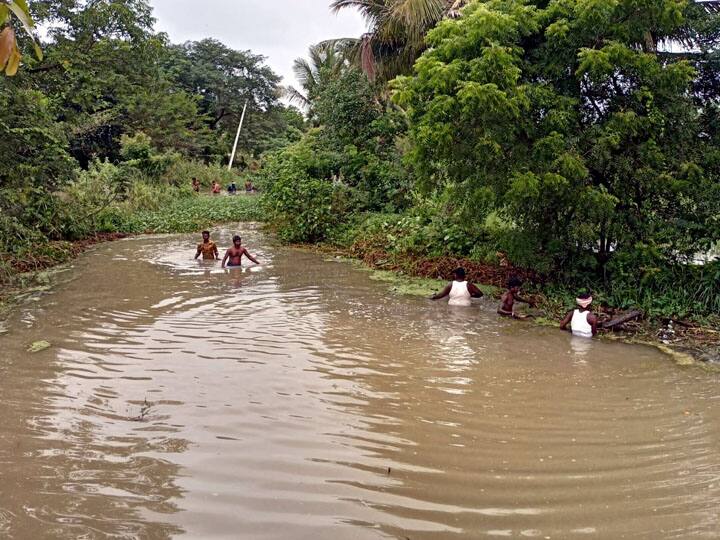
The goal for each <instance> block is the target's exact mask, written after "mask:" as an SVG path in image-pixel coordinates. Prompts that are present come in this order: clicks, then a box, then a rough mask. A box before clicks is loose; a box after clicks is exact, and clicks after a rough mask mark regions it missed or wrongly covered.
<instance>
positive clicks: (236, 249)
mask: <svg viewBox="0 0 720 540" xmlns="http://www.w3.org/2000/svg"><path fill="white" fill-rule="evenodd" d="M243 255H245V256H246V257H247V258H248V259H250V260H251V261H252V262H254V263H255V264H260V263H259V262H258V261H257V259H256V258H255V257H253V256H252V255H250V252H249V251H248V250H247V249H245V248H244V247H243V245H242V238H240V237H239V236H237V235H236V236H234V237H233V247H231V248H230V249H228V250H227V251H226V252H225V257H223V260H222V267H223V268H225V263H226V262H227V261H228V259H230V262H227V266H241V264H242V256H243Z"/></svg>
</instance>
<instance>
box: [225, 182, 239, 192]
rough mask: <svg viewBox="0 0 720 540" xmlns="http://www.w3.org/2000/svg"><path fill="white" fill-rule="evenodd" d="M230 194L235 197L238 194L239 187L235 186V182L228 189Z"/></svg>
mask: <svg viewBox="0 0 720 540" xmlns="http://www.w3.org/2000/svg"><path fill="white" fill-rule="evenodd" d="M227 190H228V194H230V195H235V194H236V193H237V185H235V182H230V185H229V186H228V188H227Z"/></svg>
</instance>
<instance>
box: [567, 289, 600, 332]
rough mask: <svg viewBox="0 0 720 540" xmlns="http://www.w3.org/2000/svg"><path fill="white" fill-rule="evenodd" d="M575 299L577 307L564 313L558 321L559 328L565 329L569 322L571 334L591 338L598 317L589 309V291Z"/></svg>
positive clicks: (591, 298) (590, 297) (590, 300)
mask: <svg viewBox="0 0 720 540" xmlns="http://www.w3.org/2000/svg"><path fill="white" fill-rule="evenodd" d="M575 301H576V302H577V305H578V309H574V310H573V311H570V312H568V314H567V315H565V318H564V319H563V320H562V322H561V323H560V330H565V329H566V328H567V325H568V324H569V325H570V331H571V332H572V333H573V336H581V337H589V338H591V337H593V336H595V335H597V323H598V318H597V315H595V314H594V313H593V312H592V311H590V309H589V308H590V304H592V301H593V297H592V296H591V295H590V294H589V293H584V294H581V295H580V296H578V297H577V298H576V299H575Z"/></svg>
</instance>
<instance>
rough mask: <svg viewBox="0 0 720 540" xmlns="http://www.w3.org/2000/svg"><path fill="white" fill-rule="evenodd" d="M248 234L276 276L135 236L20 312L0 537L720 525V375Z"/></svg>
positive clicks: (12, 345) (548, 533) (477, 534)
mask: <svg viewBox="0 0 720 540" xmlns="http://www.w3.org/2000/svg"><path fill="white" fill-rule="evenodd" d="M245 229H246V230H244V231H243V233H244V234H243V236H244V237H245V243H246V244H247V245H248V248H249V249H250V251H251V252H252V253H257V254H258V257H259V258H260V260H261V262H263V265H262V266H261V267H257V268H252V269H245V270H232V271H228V272H223V271H221V270H220V269H219V267H218V266H217V265H216V266H208V265H205V264H203V263H201V262H200V263H198V262H196V261H193V260H192V255H193V250H194V244H195V242H196V241H197V240H196V238H195V237H194V236H193V237H190V236H172V237H146V238H135V239H130V240H126V241H122V242H117V243H113V244H106V245H103V246H99V247H98V248H96V249H94V250H93V251H92V252H90V253H88V254H86V255H85V256H83V257H81V258H80V259H79V260H78V261H77V263H76V264H75V268H74V269H73V270H72V271H70V272H68V273H67V274H66V275H65V277H66V281H65V283H63V284H61V285H60V286H58V287H57V288H56V289H55V290H54V291H53V292H52V293H50V294H48V295H46V296H43V297H42V298H41V299H40V301H38V302H36V303H32V304H30V305H28V306H26V307H24V308H22V309H20V310H18V312H17V313H16V314H15V315H14V316H13V318H12V319H11V321H10V328H11V331H10V332H9V333H8V334H7V335H4V336H0V350H2V353H1V356H0V405H1V406H2V421H1V422H0V538H18V539H26V538H27V539H44V538H48V539H49V538H52V539H75V538H143V539H156V538H157V539H161V538H171V537H178V536H180V537H185V538H198V539H210V538H228V539H229V538H243V539H280V538H290V539H313V540H317V539H327V540H344V539H353V540H355V539H361V540H362V539H377V538H400V539H410V540H420V539H446V538H450V539H455V538H463V539H476V538H505V537H510V538H525V537H530V538H578V539H585V538H588V539H590V538H593V539H594V538H603V539H606V538H607V539H616V538H633V539H636V538H643V539H644V538H647V539H659V538H691V537H692V538H718V536H719V535H720V451H719V449H720V384H719V383H720V375H718V374H716V373H708V372H705V371H703V370H702V369H699V368H680V367H678V366H676V365H675V364H673V362H672V361H671V360H670V359H669V358H668V357H666V356H663V355H662V354H660V353H658V352H656V351H655V350H653V349H651V348H646V347H639V346H629V345H624V344H619V343H605V342H590V341H573V339H572V338H571V337H570V336H569V335H567V334H565V333H562V332H559V331H556V330H553V329H543V328H537V327H534V326H532V325H529V324H527V325H526V324H523V323H521V322H517V321H507V320H499V319H498V317H497V316H496V315H495V314H494V308H495V306H494V305H493V304H492V303H490V302H487V303H486V302H484V301H481V302H480V303H479V304H477V305H476V306H474V307H473V308H449V307H448V306H447V305H446V304H440V303H431V302H429V301H427V300H424V299H421V298H408V297H395V296H389V295H387V294H386V289H385V287H384V286H383V285H382V284H380V283H376V282H373V281H371V280H370V279H369V278H368V275H367V273H365V272H362V271H358V270H356V269H354V268H352V267H351V266H350V265H347V264H339V263H334V262H326V261H323V260H322V258H321V257H318V256H316V255H313V254H308V253H301V252H297V251H292V250H289V249H285V248H279V247H273V246H271V245H270V244H269V243H268V241H267V239H266V238H264V237H263V235H262V234H261V233H260V232H258V231H257V230H255V229H253V228H252V227H246V228H245ZM232 232H234V231H230V230H227V229H226V230H222V231H219V233H218V236H217V237H216V240H217V241H218V243H219V245H221V246H225V245H228V244H229V239H230V236H231V233H232ZM37 340H47V341H49V342H50V343H51V344H52V347H51V348H50V349H48V350H45V351H42V352H39V353H35V354H30V353H28V352H26V349H27V348H28V346H29V345H30V344H31V343H33V342H35V341H37Z"/></svg>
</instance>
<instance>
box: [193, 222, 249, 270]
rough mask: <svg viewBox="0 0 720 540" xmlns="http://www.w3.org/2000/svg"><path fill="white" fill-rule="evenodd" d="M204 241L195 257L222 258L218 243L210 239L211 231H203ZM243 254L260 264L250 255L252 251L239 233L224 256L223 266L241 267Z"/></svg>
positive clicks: (208, 259) (213, 259)
mask: <svg viewBox="0 0 720 540" xmlns="http://www.w3.org/2000/svg"><path fill="white" fill-rule="evenodd" d="M202 239H203V241H202V243H200V244H198V246H197V251H196V253H195V258H196V259H197V258H199V257H200V256H202V258H203V260H205V261H216V260H218V259H220V253H219V251H218V247H217V244H216V243H215V242H213V241H212V240H210V231H203V233H202ZM243 256H245V257H247V258H248V259H250V260H251V261H252V262H254V263H255V264H260V263H259V262H258V260H257V259H256V258H255V257H253V256H252V255H250V252H249V251H248V250H247V249H246V248H245V247H244V246H243V245H242V238H241V237H240V236H238V235H235V236H233V245H232V246H231V247H229V248H228V249H227V251H226V252H225V256H224V257H223V260H222V263H221V266H222V267H223V268H225V267H226V266H227V267H229V268H232V267H236V268H238V267H240V266H242V258H243Z"/></svg>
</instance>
